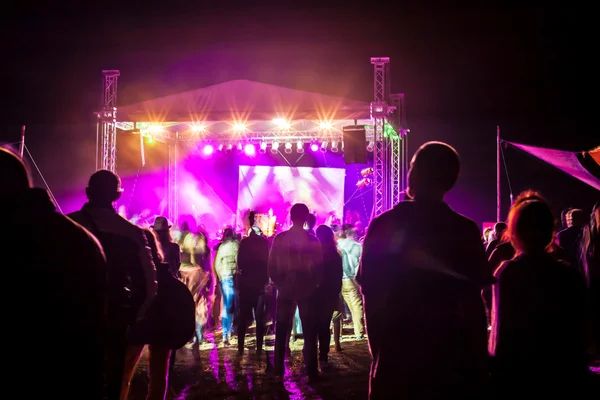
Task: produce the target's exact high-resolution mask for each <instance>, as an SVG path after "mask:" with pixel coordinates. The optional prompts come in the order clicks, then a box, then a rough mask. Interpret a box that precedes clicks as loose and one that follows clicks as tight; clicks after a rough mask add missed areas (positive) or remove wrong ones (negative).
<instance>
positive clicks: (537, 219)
mask: <svg viewBox="0 0 600 400" xmlns="http://www.w3.org/2000/svg"><path fill="white" fill-rule="evenodd" d="M507 231H508V237H509V238H510V241H511V243H512V245H513V247H514V248H515V250H516V251H517V253H529V252H537V251H540V250H543V251H548V250H549V249H550V247H551V245H552V243H553V241H554V234H555V231H556V219H555V218H554V215H553V214H552V210H551V209H550V206H549V205H548V203H547V202H546V201H544V200H541V199H539V198H531V199H523V200H522V201H520V202H518V203H517V202H515V204H514V205H513V206H512V207H511V209H510V212H509V214H508V229H507Z"/></svg>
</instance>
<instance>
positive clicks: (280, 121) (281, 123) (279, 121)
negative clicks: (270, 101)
mask: <svg viewBox="0 0 600 400" xmlns="http://www.w3.org/2000/svg"><path fill="white" fill-rule="evenodd" d="M273 122H274V123H275V124H276V125H277V127H278V128H279V129H283V130H287V129H290V128H291V127H292V124H290V122H289V121H287V120H286V119H284V118H274V119H273Z"/></svg>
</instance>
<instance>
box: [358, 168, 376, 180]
mask: <svg viewBox="0 0 600 400" xmlns="http://www.w3.org/2000/svg"><path fill="white" fill-rule="evenodd" d="M360 174H361V175H362V177H363V178H366V177H368V176H371V175H373V168H371V167H369V168H365V169H363V170H362V171H360Z"/></svg>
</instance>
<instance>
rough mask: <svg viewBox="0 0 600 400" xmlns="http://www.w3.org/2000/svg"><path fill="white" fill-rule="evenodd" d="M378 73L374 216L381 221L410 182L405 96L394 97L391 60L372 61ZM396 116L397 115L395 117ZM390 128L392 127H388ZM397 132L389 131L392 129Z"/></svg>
mask: <svg viewBox="0 0 600 400" xmlns="http://www.w3.org/2000/svg"><path fill="white" fill-rule="evenodd" d="M371 64H373V67H374V69H375V79H374V99H373V102H372V103H371V118H372V119H373V141H374V142H375V143H374V144H375V146H374V149H373V214H372V217H373V218H374V217H377V216H379V215H381V214H383V213H384V212H386V211H387V210H389V209H391V208H393V207H394V206H395V205H396V204H398V203H399V202H401V201H402V200H403V198H404V194H405V193H406V188H407V186H408V182H407V179H406V175H407V172H408V166H407V163H406V160H407V139H406V133H407V132H408V130H407V129H406V121H405V113H404V95H403V94H391V93H390V59H389V58H388V57H374V58H371ZM392 112H394V113H393V114H392ZM388 125H389V126H388ZM390 126H391V127H392V128H393V129H389V127H390Z"/></svg>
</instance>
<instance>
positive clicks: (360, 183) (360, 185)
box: [356, 178, 371, 189]
mask: <svg viewBox="0 0 600 400" xmlns="http://www.w3.org/2000/svg"><path fill="white" fill-rule="evenodd" d="M367 186H371V179H369V178H363V179H361V180H360V181H358V182H356V187H357V188H358V189H362V188H365V187H367Z"/></svg>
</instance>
